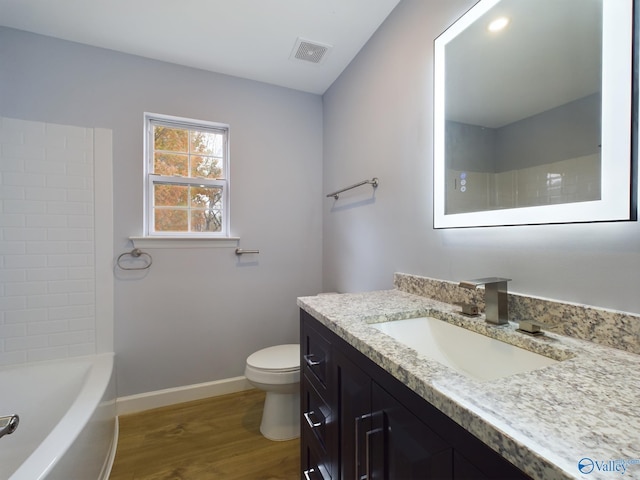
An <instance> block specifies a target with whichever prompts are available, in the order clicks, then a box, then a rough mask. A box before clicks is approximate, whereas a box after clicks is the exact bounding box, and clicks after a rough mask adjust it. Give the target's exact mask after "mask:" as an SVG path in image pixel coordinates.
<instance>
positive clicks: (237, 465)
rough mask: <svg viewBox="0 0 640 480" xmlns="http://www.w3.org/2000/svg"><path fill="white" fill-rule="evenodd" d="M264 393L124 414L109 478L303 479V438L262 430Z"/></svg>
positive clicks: (223, 396)
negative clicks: (271, 435)
mask: <svg viewBox="0 0 640 480" xmlns="http://www.w3.org/2000/svg"><path fill="white" fill-rule="evenodd" d="M263 404H264V392H262V391H260V390H247V391H245V392H239V393H233V394H229V395H222V396H219V397H214V398H208V399H204V400H196V401H194V402H188V403H182V404H179V405H172V406H169V407H164V408H158V409H155V410H148V411H146V412H141V413H136V414H131V415H124V416H121V417H120V419H119V421H120V435H119V438H118V449H117V451H116V458H115V462H114V465H113V469H112V470H111V476H110V477H109V479H110V480H298V479H299V478H300V473H299V472H300V441H299V440H298V439H296V440H289V441H285V442H273V441H271V440H267V439H266V438H264V437H263V436H262V435H261V434H260V419H261V416H262V407H263Z"/></svg>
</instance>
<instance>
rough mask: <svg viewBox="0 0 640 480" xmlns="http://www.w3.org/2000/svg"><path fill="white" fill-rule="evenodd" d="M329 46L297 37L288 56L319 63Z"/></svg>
mask: <svg viewBox="0 0 640 480" xmlns="http://www.w3.org/2000/svg"><path fill="white" fill-rule="evenodd" d="M330 48H331V45H326V44H322V43H318V42H312V41H309V40H304V39H302V38H298V39H297V40H296V44H295V46H294V47H293V50H292V52H291V56H290V57H289V58H291V59H292V60H301V61H304V62H310V63H321V62H322V61H323V60H324V59H325V58H326V55H327V53H328V52H329V49H330Z"/></svg>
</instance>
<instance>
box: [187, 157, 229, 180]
mask: <svg viewBox="0 0 640 480" xmlns="http://www.w3.org/2000/svg"><path fill="white" fill-rule="evenodd" d="M191 168H193V171H192V172H191V175H192V176H194V177H205V178H224V175H223V172H222V159H221V158H216V157H200V156H192V157H191Z"/></svg>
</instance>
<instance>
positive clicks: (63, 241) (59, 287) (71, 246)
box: [0, 117, 96, 365]
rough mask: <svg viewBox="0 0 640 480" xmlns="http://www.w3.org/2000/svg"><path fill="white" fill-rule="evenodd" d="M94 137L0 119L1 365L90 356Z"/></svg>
mask: <svg viewBox="0 0 640 480" xmlns="http://www.w3.org/2000/svg"><path fill="white" fill-rule="evenodd" d="M93 175H94V131H93V129H87V128H80V127H74V126H66V125H55V124H47V123H41V122H31V121H25V120H17V119H10V118H1V117H0V185H1V188H0V267H1V269H0V365H4V364H14V363H22V362H26V361H36V360H47V359H52V358H62V357H67V356H74V355H85V354H92V353H95V352H96V319H95V316H96V312H95V280H94V279H95V276H96V275H95V268H94V263H95V261H94V258H95V244H94V189H93V187H94V179H93Z"/></svg>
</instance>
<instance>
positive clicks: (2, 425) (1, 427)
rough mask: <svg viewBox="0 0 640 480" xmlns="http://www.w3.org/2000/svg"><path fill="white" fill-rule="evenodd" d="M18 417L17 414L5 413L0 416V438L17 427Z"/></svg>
mask: <svg viewBox="0 0 640 480" xmlns="http://www.w3.org/2000/svg"><path fill="white" fill-rule="evenodd" d="M19 422H20V417H19V416H18V415H7V416H6V417H0V438H2V437H4V436H5V435H10V434H12V433H13V432H15V431H16V428H18V423H19Z"/></svg>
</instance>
